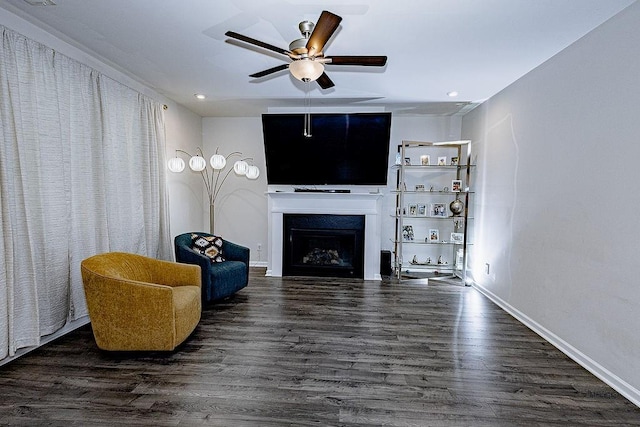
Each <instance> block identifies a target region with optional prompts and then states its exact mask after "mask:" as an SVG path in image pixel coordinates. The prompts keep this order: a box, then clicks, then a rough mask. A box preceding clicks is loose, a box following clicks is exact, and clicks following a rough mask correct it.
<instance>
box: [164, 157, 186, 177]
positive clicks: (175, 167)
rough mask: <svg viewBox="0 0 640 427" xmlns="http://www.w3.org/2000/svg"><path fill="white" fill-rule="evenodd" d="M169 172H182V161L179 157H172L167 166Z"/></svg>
mask: <svg viewBox="0 0 640 427" xmlns="http://www.w3.org/2000/svg"><path fill="white" fill-rule="evenodd" d="M167 166H168V167H169V170H170V171H171V172H176V173H177V172H182V171H183V170H184V166H185V165H184V160H182V159H181V158H180V157H172V158H171V159H169V162H168V164H167Z"/></svg>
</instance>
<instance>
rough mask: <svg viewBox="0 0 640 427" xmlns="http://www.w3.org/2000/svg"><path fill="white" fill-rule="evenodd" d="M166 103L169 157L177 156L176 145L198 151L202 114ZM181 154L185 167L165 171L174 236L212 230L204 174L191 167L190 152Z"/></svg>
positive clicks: (170, 219)
mask: <svg viewBox="0 0 640 427" xmlns="http://www.w3.org/2000/svg"><path fill="white" fill-rule="evenodd" d="M167 105H168V106H169V108H167V110H166V111H165V115H164V117H165V129H166V146H167V149H166V158H167V160H168V159H170V158H171V157H175V156H176V150H177V149H179V150H184V151H186V152H188V153H191V154H195V153H196V148H197V147H202V118H201V117H200V116H198V115H197V114H194V113H192V112H191V111H189V110H187V109H186V108H184V107H182V106H180V105H178V104H176V103H168V104H167ZM178 156H179V157H180V158H181V159H182V160H184V162H185V163H186V164H187V166H186V167H185V170H184V171H182V172H181V173H173V172H171V171H169V170H167V175H166V176H167V190H168V192H169V223H170V227H171V238H172V239H173V238H174V237H175V236H176V235H178V234H182V233H187V232H190V231H209V226H208V224H209V223H208V219H207V218H208V208H207V206H208V203H207V200H206V197H205V196H204V194H205V193H204V191H203V184H202V178H201V177H200V174H199V173H196V172H193V171H192V170H191V169H189V166H188V165H189V156H187V155H186V154H184V153H178ZM174 256H175V254H174Z"/></svg>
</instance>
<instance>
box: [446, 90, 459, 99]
mask: <svg viewBox="0 0 640 427" xmlns="http://www.w3.org/2000/svg"><path fill="white" fill-rule="evenodd" d="M447 96H450V97H451V98H455V97H456V96H458V92H457V91H455V90H452V91H451V92H447Z"/></svg>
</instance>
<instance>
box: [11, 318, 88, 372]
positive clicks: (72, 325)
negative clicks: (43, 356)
mask: <svg viewBox="0 0 640 427" xmlns="http://www.w3.org/2000/svg"><path fill="white" fill-rule="evenodd" d="M89 322H90V321H89V316H84V317H81V318H80V319H77V320H72V321H70V322H67V324H66V325H64V326H63V327H62V328H60V329H59V330H57V331H55V332H54V333H52V334H51V335H47V336H46V337H42V338H41V339H40V345H36V346H33V347H24V348H21V349H18V350H17V351H16V354H14V355H13V356H8V357H5V358H4V359H2V360H0V366H2V365H5V364H7V363H9V362H11V361H13V360H16V359H17V358H18V357H20V356H24V355H25V354H27V353H29V352H31V351H33V350H35V349H37V348H39V347H42V346H43V345H45V344H47V343H50V342H51V341H53V340H55V339H58V338H60V337H61V336H63V335H65V334H68V333H69V332H71V331H74V330H76V329H78V328H79V327H81V326H84V325H86V324H87V323H89Z"/></svg>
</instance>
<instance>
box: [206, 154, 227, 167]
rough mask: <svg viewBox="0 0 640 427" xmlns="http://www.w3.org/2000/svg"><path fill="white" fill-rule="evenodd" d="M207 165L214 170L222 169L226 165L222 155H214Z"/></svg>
mask: <svg viewBox="0 0 640 427" xmlns="http://www.w3.org/2000/svg"><path fill="white" fill-rule="evenodd" d="M209 164H210V165H211V167H212V168H214V169H218V170H219V169H224V167H225V166H226V165H227V159H225V158H224V156H223V155H222V154H214V155H213V156H211V159H209Z"/></svg>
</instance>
